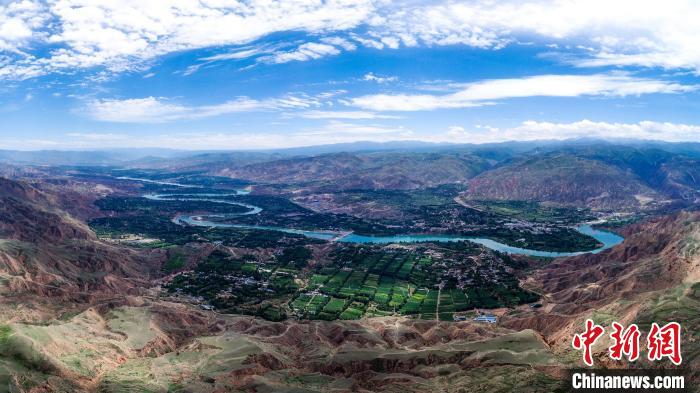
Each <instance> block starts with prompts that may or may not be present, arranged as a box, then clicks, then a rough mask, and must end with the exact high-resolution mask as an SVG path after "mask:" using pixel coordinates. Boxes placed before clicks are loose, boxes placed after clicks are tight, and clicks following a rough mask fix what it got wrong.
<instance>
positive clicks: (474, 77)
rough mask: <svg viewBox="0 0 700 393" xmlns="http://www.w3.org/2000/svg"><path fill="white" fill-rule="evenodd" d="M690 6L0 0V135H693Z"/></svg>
mask: <svg viewBox="0 0 700 393" xmlns="http://www.w3.org/2000/svg"><path fill="white" fill-rule="evenodd" d="M653 3H656V4H653ZM699 17H700V5H698V4H697V2H693V1H667V2H664V3H663V5H659V2H639V1H626V0H621V1H616V2H614V3H611V2H609V1H608V2H605V1H598V0H590V1H574V0H572V1H517V2H516V1H513V2H509V1H498V2H495V1H486V0H484V1H462V2H453V1H436V2H433V1H430V2H428V1H401V2H398V1H395V2H394V1H389V0H376V1H375V0H354V1H347V0H335V1H330V0H329V1H321V0H288V1H283V2H274V1H262V0H248V1H245V2H236V1H222V0H209V1H200V2H193V1H184V0H182V1H180V0H173V1H148V2H144V1H120V2H114V1H107V0H92V1H82V0H52V1H48V2H46V1H32V0H21V1H9V2H7V1H5V2H3V1H0V148H5V149H93V148H111V147H169V148H180V149H257V148H279V147H291V146H308V145H316V144H326V143H338V142H352V141H360V140H362V141H380V142H382V141H394V140H424V141H432V142H455V143H465V142H469V143H481V142H498V141H506V140H533V139H565V138H578V137H605V138H636V139H657V140H668V141H700V100H699V99H698V98H699V97H700V96H699V95H698V88H699V87H700V82H699V80H700V49H698V45H697V39H698V37H700V26H698V23H697V20H698V18H699Z"/></svg>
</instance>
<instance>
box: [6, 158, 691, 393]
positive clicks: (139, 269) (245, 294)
mask: <svg viewBox="0 0 700 393" xmlns="http://www.w3.org/2000/svg"><path fill="white" fill-rule="evenodd" d="M568 149H573V148H567V149H565V151H564V152H544V153H542V152H538V153H520V154H526V155H530V154H532V155H534V157H523V156H519V155H518V156H515V157H513V156H510V155H508V154H506V153H505V151H504V152H503V153H502V154H499V156H505V158H501V159H500V161H495V160H493V159H485V158H482V157H479V154H483V153H480V152H478V151H477V152H474V151H471V152H469V153H459V154H456V153H453V152H449V153H445V155H446V157H441V155H442V153H439V152H435V153H431V154H429V155H426V154H425V153H420V154H417V153H416V154H417V155H416V157H415V159H416V160H418V161H420V162H422V161H423V160H428V161H430V162H435V163H439V164H440V165H443V164H444V163H446V162H450V163H453V160H454V159H455V157H459V160H461V161H460V164H459V165H460V166H459V168H460V169H459V170H460V171H463V170H464V167H463V165H466V164H465V163H466V162H469V160H474V162H473V163H471V164H469V165H468V167H469V168H472V169H471V170H470V171H469V172H465V173H463V177H454V176H453V175H452V174H451V173H452V172H450V171H447V172H445V173H446V174H447V175H445V176H441V175H440V173H437V174H436V173H433V172H432V171H433V170H434V168H432V167H431V166H430V165H428V166H423V164H421V167H420V168H416V167H413V166H412V164H411V165H408V166H407V167H406V168H396V170H397V171H398V172H399V173H403V171H407V172H406V173H408V172H410V173H411V179H412V180H411V181H408V182H401V183H400V184H394V183H384V180H383V178H382V176H384V175H381V176H380V174H376V176H375V175H370V174H368V172H362V171H365V170H366V169H367V168H371V169H376V168H377V166H376V165H388V164H386V163H387V162H389V163H391V165H393V166H397V165H398V166H401V165H404V164H403V163H407V162H409V161H408V158H409V157H411V155H412V154H414V153H410V152H401V153H397V152H386V153H384V152H372V153H353V154H349V153H348V154H340V155H335V154H331V155H328V156H326V155H321V156H320V157H319V156H310V157H296V158H293V159H290V158H281V159H280V158H271V159H270V161H269V164H266V162H268V161H265V159H263V158H261V157H260V156H256V157H255V160H256V162H254V163H251V164H247V163H245V162H242V163H238V164H236V166H235V167H230V168H228V169H225V170H222V169H221V168H222V166H221V165H211V168H212V169H211V170H203V169H202V168H192V167H189V168H188V167H187V166H186V165H183V164H184V163H183V161H182V160H180V161H178V162H177V163H176V164H177V165H175V163H173V167H163V165H159V167H158V168H151V167H148V166H139V165H133V166H104V165H100V166H91V165H66V166H62V165H54V166H34V167H29V166H27V167H26V168H27V169H25V170H23V171H19V172H17V171H13V172H11V173H13V174H14V178H13V179H11V180H10V179H8V180H2V183H1V184H0V185H1V186H2V187H0V197H1V198H2V201H3V208H2V209H0V236H1V237H2V239H3V240H2V241H0V311H2V315H3V317H2V320H0V347H1V348H2V349H3V352H2V353H3V355H0V386H12V387H13V389H15V390H17V389H18V390H19V391H42V389H44V390H48V391H72V390H76V389H77V390H85V391H103V392H110V391H115V392H117V391H118V392H121V391H135V392H136V391H155V392H161V391H162V392H166V391H183V392H184V391H188V392H189V391H201V392H204V391H212V390H218V391H244V392H248V391H250V392H252V391H290V392H291V391H304V392H314V391H327V390H329V391H339V392H341V391H353V390H355V391H396V389H400V390H402V391H425V390H426V389H429V390H437V391H448V392H452V391H454V392H459V391H462V390H460V389H463V387H464V386H470V385H476V386H479V387H480V389H482V390H483V391H492V392H506V391H510V390H512V389H518V390H520V391H531V392H541V391H559V390H561V389H564V387H565V384H566V380H565V378H566V372H567V371H566V370H568V369H570V368H572V367H575V366H577V365H578V361H579V359H577V358H575V357H573V356H572V353H571V351H570V350H569V347H570V342H569V341H570V337H571V334H572V332H573V331H574V330H576V329H578V327H579V326H580V325H581V322H582V321H583V320H585V318H587V317H591V316H594V317H595V318H596V321H600V322H602V323H609V322H610V321H612V320H622V321H625V320H644V321H651V320H653V319H655V318H656V319H658V318H662V319H669V318H671V319H672V318H676V317H682V318H683V319H684V321H686V322H685V326H688V329H692V328H693V326H695V324H700V322H699V321H697V319H698V316H697V315H696V313H694V312H693V311H692V310H693V307H694V306H693V305H694V304H695V303H694V302H696V299H695V298H696V296H695V295H694V292H697V291H696V288H695V287H696V286H697V285H696V284H697V277H698V276H697V271H696V270H697V266H698V263H700V261H699V260H698V258H699V256H700V254H698V250H700V248H698V244H700V240H698V233H700V232H698V222H700V220H699V219H698V213H697V206H698V189H699V188H698V185H697V184H695V183H693V180H692V179H694V178H695V177H694V176H692V171H693V170H695V166H694V165H695V164H693V166H691V167H688V169H687V170H688V171H689V172H688V173H689V175H688V176H685V177H684V175H682V174H679V171H682V170H681V169H675V170H674V171H675V172H673V175H669V176H671V177H672V179H673V180H672V181H671V180H666V181H664V180H658V178H654V180H653V182H651V181H647V180H642V179H646V178H642V177H639V176H638V175H636V174H635V172H634V171H632V170H625V171H622V170H620V171H617V172H615V171H612V172H608V173H609V174H608V176H623V177H627V179H626V180H624V181H619V180H615V179H610V180H609V181H608V180H605V179H604V178H603V177H601V176H599V175H597V174H594V175H591V176H593V177H594V178H595V179H596V180H595V181H592V182H589V181H588V180H586V179H587V178H586V177H585V176H584V177H580V176H574V177H570V176H568V175H566V174H563V173H562V171H567V170H569V169H568V167H567V165H574V164H575V165H588V163H587V161H585V160H593V159H594V158H591V156H590V152H589V151H588V149H583V151H585V153H584V152H583V151H580V150H577V152H576V153H575V154H578V155H579V156H578V157H577V158H576V159H575V160H574V161H572V160H571V159H570V158H568V155H571V154H574V153H572V152H571V151H569V150H568ZM576 149H581V148H576ZM628 149H629V148H628V147H626V146H621V147H620V151H618V152H617V154H615V155H614V156H615V157H618V158H619V157H625V154H626V153H625V152H627V151H628ZM602 150H603V151H604V149H602ZM623 153H625V154H623ZM601 154H602V153H601ZM635 154H637V155H639V154H642V155H643V154H650V153H648V152H647V153H645V152H644V151H642V152H637V153H635ZM654 154H655V157H656V155H658V153H654ZM669 154H670V153H669ZM353 155H358V156H360V158H359V160H360V161H357V160H355V159H354V158H352V156H353ZM563 155H566V156H567V157H566V158H563V159H562V161H561V162H560V163H559V164H557V165H556V166H555V165H554V164H553V163H552V162H553V160H557V159H558V157H564V156H563ZM492 156H493V153H492V152H490V153H489V157H492ZM474 157H476V158H474ZM605 157H606V158H605V159H606V160H607V157H609V156H605ZM635 157H638V156H635ZM218 158H219V159H220V157H218ZM596 159H598V160H600V159H601V158H600V157H598V158H596ZM637 159H638V158H637ZM695 159H696V158H692V157H686V156H683V160H684V162H686V163H688V162H690V161H692V160H695ZM190 160H191V161H192V162H197V161H198V160H199V159H198V158H191V159H190ZM279 160H282V161H281V162H278V161H279ZM290 160H291V161H290ZM307 160H308V161H309V163H307ZM335 160H340V161H339V162H337V163H334V162H335ZM541 160H544V162H542V161H541ZM670 160H671V161H677V160H681V158H678V157H675V158H672V159H670ZM226 162H227V163H228V162H230V161H226ZM693 162H694V161H693ZM350 163H352V165H351V164H350ZM227 165H229V164H227ZM248 165H252V166H251V167H248ZM436 165H437V164H436ZM596 165H603V164H596ZM605 165H610V166H614V165H623V164H621V163H612V162H606V164H605ZM624 165H630V164H627V163H625V164H624ZM290 166H292V167H294V168H295V169H294V171H297V172H296V175H294V176H291V177H286V176H287V175H286V174H285V172H284V170H287V169H286V168H289V167H290ZM29 168H31V171H29ZM339 168H340V169H339ZM383 168H384V169H382V170H383V171H387V176H388V175H390V174H393V173H394V168H393V167H392V166H389V167H383ZM421 168H423V169H421ZM513 168H517V169H513ZM355 170H358V171H360V172H358V173H357V174H353V172H354V171H355ZM421 170H423V171H425V172H421ZM591 170H598V169H597V167H596V166H593V167H592V169H591ZM640 170H641V169H640ZM664 170H667V169H664ZM306 171H308V174H306ZM334 171H340V172H342V173H343V175H342V176H340V175H336V174H334V173H335V172H334ZM511 171H517V172H518V173H526V174H530V173H531V174H532V175H528V176H523V175H520V176H517V178H515V177H513V175H511V174H509V173H511ZM4 173H10V172H8V171H6V172H4ZM27 173H31V176H26V174H27ZM669 173H670V172H669ZM238 176H241V177H238ZM305 176H309V177H314V176H319V177H323V179H322V181H321V180H319V181H310V180H309V179H307V178H305ZM324 176H325V177H324ZM353 176H359V177H362V178H364V177H367V176H369V177H370V178H372V180H371V182H365V183H363V182H360V183H357V182H354V181H353V183H352V185H350V183H347V182H349V181H350V180H349V179H351V178H352V177H353ZM671 177H669V179H670V178H671ZM427 179H429V180H427ZM679 179H685V180H679ZM283 180H284V181H283ZM365 180H366V179H365ZM555 180H556V181H555ZM367 181H369V180H367ZM335 182H338V184H336V183H335ZM525 182H527V183H525ZM557 182H559V183H557ZM562 182H570V183H571V184H561V183H562ZM341 183H342V184H341ZM543 184H546V186H544V187H550V189H548V190H539V188H540V187H543ZM633 184H636V185H633ZM671 184H673V185H671ZM617 187H622V188H621V189H620V190H618V189H617ZM532 190H536V191H537V193H533V191H532ZM630 190H633V191H634V192H635V193H638V195H640V197H634V198H631V199H630V198H628V196H629V193H630V192H631V191H630ZM579 191H580V192H579ZM569 193H574V194H576V197H569V196H568V195H569ZM596 193H598V194H596ZM641 196H643V197H641ZM69 212H70V213H69ZM661 272H663V274H661ZM659 277H664V279H662V280H661V279H659ZM687 334H694V333H691V330H689V331H688V333H687ZM689 340H690V341H688V344H685V353H684V356H685V359H688V362H690V364H691V365H694V362H695V359H696V357H695V356H696V352H697V350H698V349H697V348H695V345H694V341H692V340H691V339H689ZM596 356H597V359H598V361H599V362H600V363H601V364H602V365H603V366H604V367H617V366H616V365H612V364H609V363H606V359H605V358H604V356H603V355H602V352H600V351H599V352H597V354H596ZM688 375H689V377H690V378H697V377H698V376H697V375H696V374H694V373H690V374H688ZM20 376H21V377H20ZM392 389H393V390H392ZM13 391H14V390H13ZM562 391H563V390H562Z"/></svg>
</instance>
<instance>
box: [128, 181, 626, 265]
mask: <svg viewBox="0 0 700 393" xmlns="http://www.w3.org/2000/svg"><path fill="white" fill-rule="evenodd" d="M121 179H125V180H135V181H142V182H149V183H156V184H163V185H170V186H177V187H190V188H192V187H197V186H192V185H185V184H179V183H171V182H160V181H155V180H148V179H137V178H128V177H122V178H121ZM248 193H249V191H246V190H237V191H236V192H235V193H230V194H197V195H186V194H147V195H144V198H148V199H151V200H156V201H174V200H179V201H209V202H215V203H225V204H230V205H237V206H242V207H245V208H248V209H250V210H249V211H247V212H244V213H238V214H226V215H216V214H209V215H196V216H189V215H178V216H176V217H175V218H173V222H174V223H176V224H181V225H182V224H186V225H193V226H199V227H208V228H239V229H258V230H266V231H278V232H284V233H292V234H296V235H303V236H306V237H309V238H313V239H320V240H335V241H338V242H342V243H359V244H390V243H418V242H458V241H469V242H472V243H476V244H480V245H482V246H484V247H487V248H490V249H492V250H496V251H500V252H504V253H508V254H522V255H529V256H535V257H552V258H555V257H568V256H575V255H581V254H586V253H594V254H595V253H599V252H601V251H603V250H607V249H609V248H611V247H614V246H616V245H618V244H620V243H622V241H623V240H624V238H622V237H621V236H619V235H617V234H615V233H612V232H608V231H602V230H598V229H594V228H592V227H591V226H590V225H580V226H578V227H576V228H574V229H575V230H577V231H578V232H580V233H582V234H584V235H588V236H591V237H592V238H594V239H596V240H597V241H599V242H600V243H602V244H603V246H602V247H600V248H597V249H595V250H591V251H576V252H553V251H539V250H531V249H528V248H521V247H515V246H509V245H507V244H503V243H500V242H497V241H495V240H492V239H488V238H483V237H465V236H456V235H429V234H424V235H393V236H364V235H357V234H354V233H341V232H332V231H311V230H304V229H294V228H282V227H274V226H262V225H243V224H227V223H222V222H217V221H212V220H210V219H209V218H213V219H216V218H218V219H226V218H232V217H236V216H243V215H253V214H258V213H260V212H261V211H262V208H260V207H258V206H254V205H249V204H246V203H240V202H233V201H228V200H224V199H217V198H216V197H223V196H232V195H245V194H248ZM202 197H205V198H202Z"/></svg>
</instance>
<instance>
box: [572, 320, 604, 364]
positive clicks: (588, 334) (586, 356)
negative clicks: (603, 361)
mask: <svg viewBox="0 0 700 393" xmlns="http://www.w3.org/2000/svg"><path fill="white" fill-rule="evenodd" d="M604 332H605V329H603V327H602V326H600V325H596V324H594V323H593V321H591V320H590V319H587V320H586V331H585V332H583V333H582V334H576V335H574V340H573V342H572V343H571V344H572V345H573V346H574V349H578V350H583V362H584V363H586V365H588V366H592V365H593V354H592V353H591V347H592V346H593V344H595V342H596V340H598V338H599V337H600V336H601V335H603V333H604Z"/></svg>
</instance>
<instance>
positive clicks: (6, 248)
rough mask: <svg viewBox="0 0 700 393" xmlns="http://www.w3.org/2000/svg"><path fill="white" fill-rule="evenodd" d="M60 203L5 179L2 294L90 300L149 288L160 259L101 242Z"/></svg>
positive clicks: (0, 187)
mask: <svg viewBox="0 0 700 393" xmlns="http://www.w3.org/2000/svg"><path fill="white" fill-rule="evenodd" d="M55 199H56V198H55V197H53V196H52V195H49V194H46V193H44V192H41V191H39V190H37V189H36V188H34V187H31V186H29V185H28V184H26V183H22V182H15V181H11V180H7V179H0V293H1V294H4V295H8V296H11V297H18V296H22V295H28V296H30V295H40V296H49V297H56V298H58V299H64V300H68V299H72V300H81V301H87V300H89V299H92V298H94V297H97V296H101V295H115V294H124V293H129V292H131V291H136V292H138V291H141V290H142V289H143V288H145V287H147V286H148V285H147V283H148V278H149V274H150V271H151V269H150V268H149V263H147V261H148V259H149V258H151V259H158V255H156V254H153V255H150V256H146V255H143V254H141V253H138V252H136V251H132V250H130V249H126V248H122V247H117V246H114V245H110V244H105V243H103V242H101V241H99V240H98V239H97V238H96V237H95V235H94V233H93V232H92V231H91V230H90V229H89V228H88V227H87V226H86V225H85V224H84V223H81V222H79V221H77V220H76V219H74V218H72V217H71V216H69V215H68V214H67V213H65V212H63V211H62V210H59V209H58V208H56V207H55V204H54V202H55ZM2 300H3V302H5V301H7V300H8V299H7V298H3V299H2Z"/></svg>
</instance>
